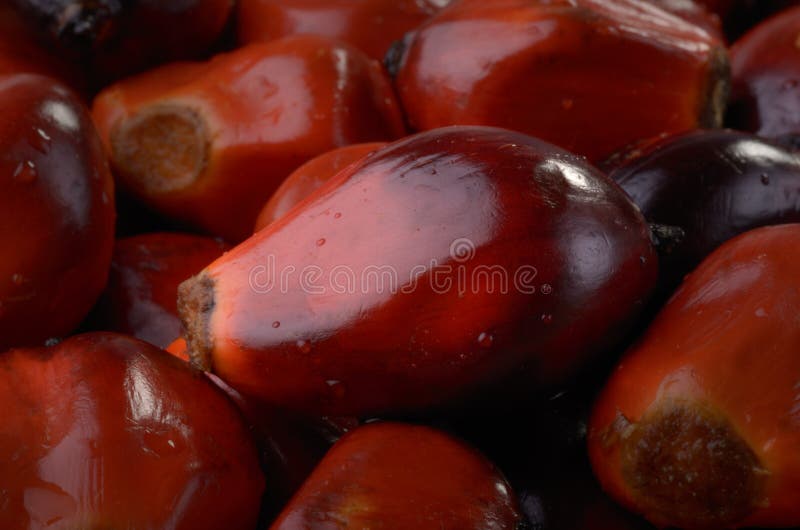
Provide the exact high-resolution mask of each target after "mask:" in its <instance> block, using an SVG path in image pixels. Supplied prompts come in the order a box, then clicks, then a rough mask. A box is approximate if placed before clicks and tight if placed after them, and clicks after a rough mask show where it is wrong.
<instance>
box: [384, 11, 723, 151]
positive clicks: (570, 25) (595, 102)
mask: <svg viewBox="0 0 800 530" xmlns="http://www.w3.org/2000/svg"><path fill="white" fill-rule="evenodd" d="M499 35H502V36H503V37H502V38H498V36H499ZM407 44H408V45H407V47H406V50H405V52H404V53H403V54H402V55H401V56H400V61H399V73H398V75H397V79H396V84H397V87H398V90H399V94H400V97H401V100H402V103H403V107H404V108H405V110H406V113H407V116H408V119H409V122H410V123H411V125H412V127H414V128H416V129H422V130H425V129H432V128H435V127H441V126H444V125H454V124H466V125H494V126H499V127H506V128H509V129H513V130H517V131H521V132H524V133H526V134H530V135H533V136H537V137H540V138H542V139H544V140H546V141H548V142H552V143H554V144H556V145H559V146H561V147H563V148H565V149H568V150H570V151H573V152H575V153H577V154H579V155H584V156H587V157H589V159H591V160H594V161H598V160H602V159H603V158H604V157H606V156H608V155H609V154H611V153H612V152H614V151H615V150H618V149H620V148H622V147H624V146H626V145H628V144H630V143H632V142H634V141H636V140H638V139H639V138H644V137H649V136H655V135H657V134H659V133H662V132H679V131H683V130H688V129H694V128H697V127H700V126H717V125H719V124H720V123H721V120H722V112H723V109H724V107H725V103H726V101H727V88H728V79H729V72H728V61H727V54H726V51H725V47H724V44H723V43H722V42H721V40H720V39H719V38H718V37H717V36H715V35H713V34H710V33H709V32H708V31H706V30H704V29H703V28H701V27H700V26H697V25H695V24H692V23H690V22H687V21H685V20H683V19H682V18H681V17H679V16H677V15H674V14H671V13H669V12H667V11H665V10H662V9H660V8H659V7H658V6H657V5H655V4H653V3H652V2H649V1H646V0H613V1H611V0H556V1H543V0H539V1H531V0H495V1H492V2H485V1H484V0H462V1H461V2H459V3H457V4H454V5H452V6H450V7H449V8H448V9H445V10H443V11H442V12H440V13H439V14H438V15H437V16H435V17H434V18H432V19H431V20H429V21H428V22H427V23H425V24H424V25H423V26H422V27H421V28H420V29H419V31H417V32H416V34H415V36H414V37H413V38H412V39H410V41H409V42H408V43H407Z"/></svg>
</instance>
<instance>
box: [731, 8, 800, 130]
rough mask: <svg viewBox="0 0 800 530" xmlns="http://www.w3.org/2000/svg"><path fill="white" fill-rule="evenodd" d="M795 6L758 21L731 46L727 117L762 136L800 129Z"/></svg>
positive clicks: (799, 22) (799, 18)
mask: <svg viewBox="0 0 800 530" xmlns="http://www.w3.org/2000/svg"><path fill="white" fill-rule="evenodd" d="M798 28H800V7H796V8H793V9H789V10H786V11H784V12H782V13H780V14H778V15H776V16H774V17H773V18H771V19H769V20H767V21H766V22H762V23H761V24H759V25H758V26H756V27H755V28H754V29H752V30H751V31H750V32H749V33H747V34H746V35H745V36H744V37H742V38H741V39H740V40H738V41H737V42H736V43H735V44H734V45H733V47H732V48H731V68H732V71H733V94H732V99H733V102H732V108H731V119H732V123H733V124H734V125H735V126H736V127H737V128H742V129H745V130H748V131H753V132H755V133H758V134H760V135H762V136H769V137H777V136H782V135H785V134H800V47H798V41H797V38H798Z"/></svg>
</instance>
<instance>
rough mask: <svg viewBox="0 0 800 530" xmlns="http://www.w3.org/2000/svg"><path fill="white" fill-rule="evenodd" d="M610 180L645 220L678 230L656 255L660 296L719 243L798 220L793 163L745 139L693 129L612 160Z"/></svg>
mask: <svg viewBox="0 0 800 530" xmlns="http://www.w3.org/2000/svg"><path fill="white" fill-rule="evenodd" d="M619 159H620V160H621V161H620V162H618V163H617V167H616V169H613V170H612V171H611V172H610V173H609V175H610V176H611V178H612V179H614V180H616V181H617V183H619V185H620V186H622V188H623V189H624V190H625V191H626V192H627V193H628V194H629V195H630V196H631V198H632V199H633V202H635V203H636V204H637V205H638V206H639V208H641V210H642V213H643V214H644V216H645V218H646V219H647V220H648V221H649V222H651V223H656V224H660V225H665V226H669V227H676V228H679V229H680V230H682V232H683V235H682V236H681V237H680V241H677V242H675V244H673V245H671V246H670V247H669V248H666V249H665V251H664V252H662V253H661V257H660V260H659V263H660V274H661V289H662V294H664V295H669V294H671V293H672V291H673V290H674V289H675V288H676V287H677V286H678V285H679V284H680V282H681V281H682V280H683V277H684V276H685V275H686V274H688V273H689V272H690V271H691V270H692V269H694V268H695V267H696V266H697V265H699V264H700V262H701V261H702V260H703V259H704V258H705V257H706V256H708V255H709V254H710V253H711V252H712V251H714V250H715V249H716V248H717V247H719V246H720V245H722V244H723V243H724V242H725V241H727V240H729V239H731V238H733V237H735V236H737V235H739V234H741V233H743V232H746V231H748V230H751V229H753V228H758V227H760V226H766V225H773V224H785V223H796V222H800V158H798V157H797V156H796V155H795V154H794V153H792V152H790V151H787V150H786V149H785V148H783V147H781V146H779V145H777V144H775V143H773V142H770V141H769V140H766V139H763V138H759V137H758V136H754V135H752V134H748V133H743V132H736V131H725V130H710V131H694V132H689V133H685V134H680V135H676V136H670V137H666V138H657V139H655V140H653V141H652V142H650V143H645V144H643V145H639V146H637V147H635V148H633V149H632V150H630V151H628V152H624V153H623V154H622V155H620V156H619Z"/></svg>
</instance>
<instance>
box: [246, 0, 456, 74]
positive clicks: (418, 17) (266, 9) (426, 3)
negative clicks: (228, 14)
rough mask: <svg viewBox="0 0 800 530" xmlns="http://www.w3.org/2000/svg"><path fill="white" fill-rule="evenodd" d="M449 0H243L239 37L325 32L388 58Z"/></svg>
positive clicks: (251, 39)
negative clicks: (393, 47)
mask: <svg viewBox="0 0 800 530" xmlns="http://www.w3.org/2000/svg"><path fill="white" fill-rule="evenodd" d="M448 2H449V0H239V4H238V17H237V23H238V39H239V42H240V43H243V44H249V43H252V42H259V41H271V40H275V39H279V38H282V37H288V36H290V35H297V34H302V33H308V34H314V35H324V36H326V37H331V38H335V39H340V40H343V41H345V42H349V43H350V44H352V45H354V46H356V47H357V48H359V49H360V50H361V51H363V52H364V53H366V54H367V55H369V56H370V57H372V58H374V59H378V60H383V58H384V56H385V55H386V52H387V51H388V50H389V47H390V46H391V45H392V43H394V41H397V40H399V39H401V38H402V37H403V35H405V33H406V32H408V31H411V30H413V29H415V28H416V27H417V26H419V25H420V24H422V23H423V22H425V20H427V19H428V18H430V17H431V16H432V15H434V14H435V13H436V12H437V11H438V10H439V9H441V7H442V6H443V5H445V4H447V3H448Z"/></svg>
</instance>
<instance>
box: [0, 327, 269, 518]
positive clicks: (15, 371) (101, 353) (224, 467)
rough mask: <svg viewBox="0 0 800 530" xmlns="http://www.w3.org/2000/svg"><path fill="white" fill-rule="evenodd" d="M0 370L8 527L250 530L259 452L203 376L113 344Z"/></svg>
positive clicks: (70, 343) (96, 341)
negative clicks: (55, 525)
mask: <svg viewBox="0 0 800 530" xmlns="http://www.w3.org/2000/svg"><path fill="white" fill-rule="evenodd" d="M0 366H1V367H2V368H0V372H2V374H3V375H4V377H3V379H2V381H1V382H0V397H2V400H3V403H4V407H5V411H6V412H5V418H4V421H3V425H2V427H0V430H1V431H2V435H1V436H0V454H2V458H0V468H2V473H0V487H1V489H2V491H3V492H4V499H5V500H4V509H3V510H2V511H0V525H2V527H3V528H6V529H9V530H18V529H19V530H23V529H31V530H32V529H34V528H43V527H44V526H48V525H52V524H54V522H57V523H58V527H63V528H141V529H149V528H153V529H155V528H175V529H186V530H189V529H193V530H200V529H209V530H212V529H214V530H217V529H219V528H230V529H232V530H237V529H242V530H251V529H252V528H254V526H255V523H256V518H257V516H258V510H259V502H260V495H261V491H262V490H263V487H264V478H263V476H262V475H261V472H260V470H259V468H258V457H257V454H256V449H255V446H254V445H253V443H252V441H251V440H250V438H249V433H248V431H247V429H246V427H245V426H244V423H243V421H242V419H241V417H240V416H239V413H238V411H237V410H236V408H235V407H234V405H233V404H232V403H231V402H230V401H229V399H228V398H227V396H225V394H224V393H222V392H221V391H219V390H218V389H217V388H216V387H215V386H214V385H213V384H212V383H211V382H210V381H208V379H207V378H206V377H205V376H204V375H203V374H202V373H201V372H197V371H194V370H192V369H191V368H190V367H189V366H187V365H186V363H183V362H182V361H179V360H177V359H174V358H172V357H171V356H169V355H168V354H166V353H165V352H163V351H160V350H158V349H157V348H155V347H153V346H151V345H149V344H147V343H145V342H141V341H138V340H136V339H133V338H130V337H125V336H123V335H117V334H111V333H96V334H87V335H80V336H77V337H73V338H71V339H69V340H67V341H65V342H62V343H61V344H59V345H56V346H53V347H51V348H39V349H17V350H11V351H9V352H7V353H5V354H3V355H2V356H0Z"/></svg>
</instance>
